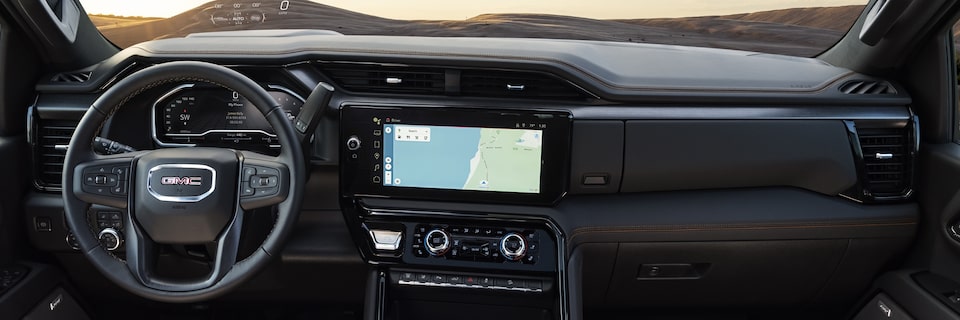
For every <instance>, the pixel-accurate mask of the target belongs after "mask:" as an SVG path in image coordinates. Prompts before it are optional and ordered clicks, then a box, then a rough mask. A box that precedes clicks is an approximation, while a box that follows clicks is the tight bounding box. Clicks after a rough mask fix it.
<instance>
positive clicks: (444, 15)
mask: <svg viewBox="0 0 960 320" xmlns="http://www.w3.org/2000/svg"><path fill="white" fill-rule="evenodd" d="M280 1H281V0H264V1H263V6H265V7H269V6H273V5H277V6H279V3H280ZM207 2H209V1H205V0H161V1H155V0H80V3H81V4H82V5H83V7H84V8H85V9H86V10H87V13H94V14H114V15H123V16H144V17H163V18H166V17H170V16H173V15H176V14H178V13H181V12H183V11H186V10H190V9H193V8H195V7H197V6H199V5H201V4H204V3H207ZM245 2H246V1H245ZM316 2H319V3H323V4H327V5H331V6H335V7H339V8H343V9H347V10H352V11H358V12H362V13H366V14H371V15H375V16H380V17H385V18H392V19H436V20H459V19H466V18H470V17H474V16H477V15H479V14H484V13H548V14H560V15H569V16H578V17H586V18H595V19H630V18H675V17H690V16H704V15H723V14H732V13H745V12H755V11H765V10H776V9H786V8H797V7H831V6H841V5H850V4H859V5H862V4H865V3H866V0H860V1H856V0H854V1H851V0H740V1H729V0H721V1H717V0H658V1H654V0H519V1H518V0H473V1H457V0H319V1H316ZM223 3H228V4H229V3H232V2H231V1H223ZM289 10H296V8H295V5H291V6H290V9H289Z"/></svg>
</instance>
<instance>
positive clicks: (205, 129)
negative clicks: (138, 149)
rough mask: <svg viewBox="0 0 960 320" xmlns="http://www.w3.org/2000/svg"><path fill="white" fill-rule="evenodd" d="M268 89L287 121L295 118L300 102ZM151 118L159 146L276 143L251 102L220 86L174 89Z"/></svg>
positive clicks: (278, 89)
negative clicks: (283, 111)
mask: <svg viewBox="0 0 960 320" xmlns="http://www.w3.org/2000/svg"><path fill="white" fill-rule="evenodd" d="M270 88H271V89H270V90H269V91H268V92H269V93H270V95H271V96H272V97H273V98H274V99H275V100H276V101H277V103H278V104H279V105H280V106H281V107H282V108H283V109H284V110H285V111H286V113H287V118H288V119H290V120H291V121H292V120H293V119H294V118H296V116H297V114H298V113H299V112H300V107H301V106H302V105H303V99H302V98H300V97H297V96H295V95H294V94H293V92H292V91H290V90H287V89H285V88H282V87H277V86H271V87H270ZM154 116H155V121H154V124H155V127H156V130H154V133H155V138H157V139H156V140H157V141H156V142H157V143H159V144H161V145H197V144H202V145H224V144H227V145H230V144H258V145H273V144H275V143H276V134H274V131H273V128H272V127H271V126H270V124H269V123H268V122H267V120H266V119H265V118H264V117H263V115H262V114H261V113H260V111H259V110H257V107H256V106H255V105H253V103H251V102H250V101H249V100H247V99H246V98H244V97H243V96H241V95H239V94H238V93H237V92H235V91H230V90H226V89H223V88H219V87H206V86H204V87H201V86H194V85H183V86H180V87H177V88H176V89H174V90H172V91H170V92H168V93H167V94H166V95H164V96H163V97H162V98H161V99H160V100H158V101H157V102H156V104H155V105H154Z"/></svg>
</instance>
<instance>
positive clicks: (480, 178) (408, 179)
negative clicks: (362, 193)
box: [382, 124, 543, 194]
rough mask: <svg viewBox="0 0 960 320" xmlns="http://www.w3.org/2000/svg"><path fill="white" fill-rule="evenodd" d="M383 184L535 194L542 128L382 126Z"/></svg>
mask: <svg viewBox="0 0 960 320" xmlns="http://www.w3.org/2000/svg"><path fill="white" fill-rule="evenodd" d="M382 136H383V163H382V167H383V171H382V172H383V179H382V183H383V186H384V187H398V188H403V187H410V188H431V189H451V190H472V191H489V192H516V193H534V194H535V193H540V183H541V181H540V180H541V179H540V176H541V165H542V160H541V156H542V154H543V151H542V150H543V131H542V130H532V129H506V128H485V127H455V126H434V125H405V124H404V125H399V124H386V125H384V126H383V135H382Z"/></svg>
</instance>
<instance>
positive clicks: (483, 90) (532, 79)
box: [460, 70, 588, 99]
mask: <svg viewBox="0 0 960 320" xmlns="http://www.w3.org/2000/svg"><path fill="white" fill-rule="evenodd" d="M460 85H461V87H460V92H461V94H463V95H465V96H481V97H496V98H501V97H516V98H538V99H585V98H587V97H588V95H586V94H585V93H584V92H583V90H581V89H580V88H577V87H576V86H574V85H572V84H570V83H569V82H566V81H564V80H560V79H559V78H556V77H554V76H551V75H548V74H543V73H534V72H519V71H499V70H464V71H463V72H462V73H461V76H460Z"/></svg>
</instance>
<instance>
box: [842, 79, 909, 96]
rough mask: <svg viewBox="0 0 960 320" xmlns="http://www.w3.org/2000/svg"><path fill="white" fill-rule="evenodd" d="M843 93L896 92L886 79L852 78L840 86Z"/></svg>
mask: <svg viewBox="0 0 960 320" xmlns="http://www.w3.org/2000/svg"><path fill="white" fill-rule="evenodd" d="M840 92H843V93H845V94H896V93H897V89H896V88H894V87H893V85H892V84H890V83H889V82H886V81H872V80H854V81H850V82H847V83H844V84H843V85H841V86H840Z"/></svg>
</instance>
